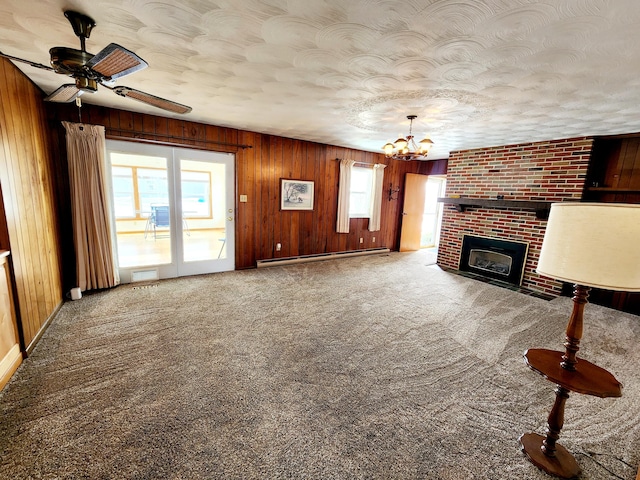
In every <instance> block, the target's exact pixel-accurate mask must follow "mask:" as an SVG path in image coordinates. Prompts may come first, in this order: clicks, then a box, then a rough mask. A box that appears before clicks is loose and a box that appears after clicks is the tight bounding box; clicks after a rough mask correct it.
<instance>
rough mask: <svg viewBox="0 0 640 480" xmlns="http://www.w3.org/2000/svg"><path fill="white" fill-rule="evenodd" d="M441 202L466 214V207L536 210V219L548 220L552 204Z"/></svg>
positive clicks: (479, 200) (466, 199) (444, 199)
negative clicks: (453, 206)
mask: <svg viewBox="0 0 640 480" xmlns="http://www.w3.org/2000/svg"><path fill="white" fill-rule="evenodd" d="M438 201H439V202H442V203H448V204H450V205H455V207H456V210H458V211H459V212H464V210H465V208H466V207H486V208H522V209H525V210H535V212H536V218H537V219H539V220H546V219H547V218H549V210H550V209H551V203H552V202H542V201H538V202H535V201H530V200H503V199H493V198H469V197H459V198H456V197H441V198H438Z"/></svg>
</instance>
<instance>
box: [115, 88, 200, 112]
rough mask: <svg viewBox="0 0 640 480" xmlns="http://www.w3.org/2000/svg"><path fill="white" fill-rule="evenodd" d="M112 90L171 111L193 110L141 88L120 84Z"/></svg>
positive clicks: (123, 95)
mask: <svg viewBox="0 0 640 480" xmlns="http://www.w3.org/2000/svg"><path fill="white" fill-rule="evenodd" d="M103 85H104V84H103ZM105 87H107V88H111V87H109V86H107V85H105ZM111 90H113V91H114V92H115V93H117V94H118V95H120V96H121V97H127V98H133V99H134V100H138V101H139V102H142V103H146V104H147V105H152V106H154V107H158V108H162V109H163V110H168V111H170V112H174V113H189V112H190V111H191V107H188V106H186V105H182V104H180V103H176V102H172V101H171V100H167V99H165V98H160V97H156V96H155V95H151V94H149V93H145V92H141V91H140V90H136V89H134V88H129V87H124V86H119V87H114V88H111Z"/></svg>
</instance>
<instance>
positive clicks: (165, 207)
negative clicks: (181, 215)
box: [109, 151, 172, 268]
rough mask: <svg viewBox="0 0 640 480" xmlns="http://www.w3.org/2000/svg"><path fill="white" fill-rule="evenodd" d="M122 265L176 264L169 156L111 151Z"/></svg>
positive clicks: (119, 256) (117, 239) (114, 209)
mask: <svg viewBox="0 0 640 480" xmlns="http://www.w3.org/2000/svg"><path fill="white" fill-rule="evenodd" d="M109 160H110V162H111V184H112V185H111V186H112V192H113V215H114V217H115V226H116V228H115V232H116V243H117V248H118V266H119V268H132V267H142V266H148V265H162V264H171V263H172V242H171V235H170V234H169V231H170V221H169V205H170V198H169V191H170V190H169V178H168V168H167V164H168V159H167V157H164V156H150V155H141V154H137V153H130V152H117V151H110V152H109Z"/></svg>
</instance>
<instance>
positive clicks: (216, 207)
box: [176, 150, 235, 275]
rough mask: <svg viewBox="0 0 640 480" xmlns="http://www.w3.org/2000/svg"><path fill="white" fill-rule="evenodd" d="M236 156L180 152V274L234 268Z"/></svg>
mask: <svg viewBox="0 0 640 480" xmlns="http://www.w3.org/2000/svg"><path fill="white" fill-rule="evenodd" d="M233 159H234V157H233V156H231V155H228V154H219V153H212V152H198V151H195V150H178V151H177V152H176V160H177V162H178V166H179V172H178V173H177V177H178V178H180V186H179V190H180V195H179V198H180V199H181V201H180V209H179V210H180V214H181V220H180V224H181V227H182V235H181V246H182V248H181V251H182V255H181V257H180V262H179V265H178V272H179V273H178V274H179V275H194V274H197V273H202V272H203V271H205V270H206V271H209V272H217V271H224V270H232V269H233V268H234V265H235V259H234V258H233V256H232V255H229V254H228V252H232V251H233V250H232V249H230V246H233V238H230V235H229V231H230V230H231V231H232V230H233V221H234V205H233V188H232V187H231V188H230V187H229V186H230V185H231V186H233V182H234V173H233V166H234V162H233ZM230 182H231V183H230ZM228 226H231V228H227V227H228Z"/></svg>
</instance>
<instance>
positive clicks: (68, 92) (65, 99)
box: [44, 83, 84, 103]
mask: <svg viewBox="0 0 640 480" xmlns="http://www.w3.org/2000/svg"><path fill="white" fill-rule="evenodd" d="M83 93H84V92H83V91H82V90H80V89H79V88H78V87H76V84H75V83H67V84H65V85H62V86H61V87H60V88H58V89H57V90H56V91H55V92H53V93H52V94H51V95H49V96H48V97H46V98H45V99H44V100H45V102H58V103H69V102H71V101H73V100H74V99H75V98H76V97H79V96H80V95H82V94H83Z"/></svg>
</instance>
